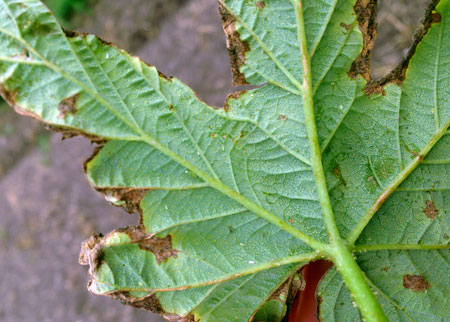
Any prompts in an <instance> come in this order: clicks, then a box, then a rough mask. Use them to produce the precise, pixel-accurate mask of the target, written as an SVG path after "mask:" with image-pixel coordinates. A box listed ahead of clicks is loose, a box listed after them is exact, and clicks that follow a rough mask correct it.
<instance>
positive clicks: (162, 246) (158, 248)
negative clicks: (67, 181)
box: [79, 226, 196, 322]
mask: <svg viewBox="0 0 450 322" xmlns="http://www.w3.org/2000/svg"><path fill="white" fill-rule="evenodd" d="M117 233H123V234H127V235H128V236H129V237H130V240H131V242H130V243H132V244H137V245H138V246H139V248H140V249H142V250H146V251H149V252H151V253H152V254H154V255H155V258H156V261H157V263H158V265H160V264H161V263H163V262H166V261H167V260H168V259H170V258H177V251H176V250H174V249H173V248H172V237H171V236H170V235H167V236H166V237H164V238H158V237H155V236H153V235H149V234H147V233H145V232H144V227H143V226H130V227H126V228H122V229H117V230H114V231H112V232H110V233H109V234H107V235H106V236H103V235H102V234H99V233H96V234H94V235H92V236H91V237H89V239H87V240H86V241H85V242H84V243H83V244H82V247H81V251H80V255H79V263H80V264H81V265H88V266H89V275H90V277H91V280H90V281H89V283H88V289H89V290H90V291H91V289H90V286H91V285H92V283H93V279H94V278H95V277H94V276H95V271H96V270H97V268H98V267H100V266H101V265H102V264H103V263H104V251H103V248H104V247H105V245H106V243H107V241H108V239H109V238H110V237H111V236H113V235H115V234H117ZM91 292H92V291H91ZM105 295H106V296H109V297H110V298H112V299H115V300H119V301H120V302H121V303H122V304H124V305H128V306H132V307H135V308H140V309H145V310H149V311H151V312H153V313H156V314H159V315H161V316H162V317H164V318H165V319H166V320H169V321H181V322H195V321H196V320H195V317H194V315H192V314H188V315H187V316H185V317H182V316H179V315H177V314H173V313H167V312H165V311H164V309H163V308H162V306H161V304H160V302H159V300H158V298H157V296H156V295H155V293H150V294H149V295H147V296H145V297H141V298H137V297H134V296H132V295H131V294H130V292H127V291H115V292H111V293H109V294H105Z"/></svg>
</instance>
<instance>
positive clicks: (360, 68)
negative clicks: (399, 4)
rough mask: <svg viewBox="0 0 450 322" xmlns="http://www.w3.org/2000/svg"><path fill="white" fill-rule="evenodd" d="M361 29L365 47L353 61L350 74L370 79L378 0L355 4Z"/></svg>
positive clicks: (365, 0) (362, 1)
mask: <svg viewBox="0 0 450 322" xmlns="http://www.w3.org/2000/svg"><path fill="white" fill-rule="evenodd" d="M354 10H355V13H356V16H357V19H358V25H359V29H360V30H361V33H362V35H363V49H362V51H361V53H360V54H359V56H358V58H356V60H355V61H354V62H353V64H352V67H351V69H350V71H349V72H348V75H349V76H350V77H352V78H356V77H357V76H358V75H361V76H362V77H364V79H365V80H367V81H369V80H370V59H371V56H372V50H373V45H374V42H375V38H376V36H377V1H376V0H358V1H356V4H355V6H354ZM341 26H342V24H341Z"/></svg>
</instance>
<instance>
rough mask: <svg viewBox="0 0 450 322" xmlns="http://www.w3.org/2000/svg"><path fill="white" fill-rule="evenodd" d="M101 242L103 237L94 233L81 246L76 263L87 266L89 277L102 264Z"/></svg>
mask: <svg viewBox="0 0 450 322" xmlns="http://www.w3.org/2000/svg"><path fill="white" fill-rule="evenodd" d="M102 241H103V235H102V234H100V233H95V234H93V235H92V236H91V237H89V238H88V239H87V240H86V241H85V242H84V243H83V244H82V245H81V250H80V255H79V257H78V262H79V263H80V264H81V265H89V266H90V268H89V272H90V273H91V275H92V272H94V271H95V269H96V268H97V267H98V266H99V265H100V264H101V262H102V257H103V252H102V250H101V248H102Z"/></svg>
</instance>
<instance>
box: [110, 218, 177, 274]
mask: <svg viewBox="0 0 450 322" xmlns="http://www.w3.org/2000/svg"><path fill="white" fill-rule="evenodd" d="M117 231H118V232H122V233H125V234H127V235H128V236H130V239H131V242H132V243H134V244H138V245H139V248H140V249H142V250H146V251H149V252H151V253H153V254H154V255H155V257H156V261H157V263H158V265H159V264H161V263H163V262H166V261H167V260H168V259H169V258H177V257H178V255H177V253H178V252H177V251H176V250H175V249H173V248H172V236H170V235H167V236H166V237H164V238H158V237H155V236H152V235H149V234H147V233H145V232H144V228H143V226H130V227H127V228H124V229H119V230H117Z"/></svg>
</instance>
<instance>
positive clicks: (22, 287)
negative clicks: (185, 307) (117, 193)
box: [0, 0, 428, 322]
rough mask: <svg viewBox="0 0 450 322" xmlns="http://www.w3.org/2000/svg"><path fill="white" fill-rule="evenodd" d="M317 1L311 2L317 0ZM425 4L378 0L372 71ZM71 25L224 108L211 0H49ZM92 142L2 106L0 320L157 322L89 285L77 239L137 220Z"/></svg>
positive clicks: (398, 50)
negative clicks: (104, 177)
mask: <svg viewBox="0 0 450 322" xmlns="http://www.w3.org/2000/svg"><path fill="white" fill-rule="evenodd" d="M311 1H313V0H311ZM427 2H428V1H426V0H381V1H379V9H380V11H379V16H378V23H379V32H378V38H377V41H376V44H375V50H374V57H373V59H372V75H373V77H374V78H379V77H381V76H383V75H385V74H386V73H388V72H389V71H390V70H391V69H392V68H393V67H394V66H395V65H396V64H397V63H398V62H399V61H400V60H401V58H402V57H403V55H404V54H405V52H406V49H407V48H408V47H409V45H410V44H411V42H412V36H413V34H414V31H415V30H416V29H417V27H418V25H419V22H420V20H421V19H422V17H423V13H424V8H425V7H426V4H427ZM47 4H48V5H49V6H51V7H52V9H53V10H54V12H55V13H56V14H57V16H58V17H59V19H60V20H61V21H62V23H63V24H64V25H65V26H66V28H68V29H73V30H77V31H82V32H89V33H95V34H97V35H99V36H100V37H102V38H104V39H105V40H108V41H112V42H114V43H115V44H117V45H118V46H119V47H121V48H123V49H126V50H128V51H130V52H131V53H133V54H136V55H138V56H140V57H142V58H143V59H144V60H145V61H147V62H149V63H151V64H153V65H156V66H158V67H159V69H160V70H161V71H162V72H163V73H165V74H166V75H174V76H177V77H179V78H181V79H182V80H183V81H185V82H186V83H187V84H189V85H190V86H191V87H192V88H193V89H194V90H195V91H197V93H198V94H199V96H200V97H201V98H203V99H204V100H206V101H207V102H208V103H210V104H212V105H215V106H222V105H223V102H224V100H225V97H226V95H227V93H229V92H231V91H233V90H235V89H233V88H232V86H231V75H230V69H229V63H228V62H229V59H228V54H227V52H226V49H225V37H224V35H223V33H222V29H221V24H220V20H219V17H218V13H217V5H216V1H214V0H126V1H123V0H47ZM92 150H93V147H92V146H91V145H90V144H89V143H88V142H87V141H86V140H84V139H82V138H74V139H70V140H66V141H61V137H60V135H59V134H52V133H51V132H48V131H46V130H45V129H44V128H43V127H42V125H40V124H38V123H37V122H35V121H34V120H32V119H29V118H25V117H21V116H18V115H16V114H15V113H14V112H13V111H12V109H11V108H9V107H7V106H6V105H5V104H4V103H2V102H0V191H2V193H1V194H0V276H1V278H0V289H1V290H2V301H0V321H4V322H19V321H20V322H41V321H42V322H66V321H69V322H71V321H74V322H94V321H95V322H103V321H104V322H107V321H108V322H114V321H117V322H119V321H120V322H141V321H147V322H152V321H154V322H156V321H161V319H160V318H159V317H157V316H155V315H153V314H152V313H150V312H145V311H142V310H138V309H134V308H131V307H125V306H123V305H121V304H120V303H119V302H117V301H113V300H110V299H108V298H106V297H99V296H93V295H91V294H89V293H88V291H87V289H86V284H87V276H88V275H87V267H82V266H80V265H79V264H78V252H79V249H80V245H81V242H82V241H83V240H85V239H86V238H88V237H89V236H90V235H91V234H92V233H94V232H97V231H98V232H103V233H107V232H109V231H111V230H113V229H115V228H119V227H124V226H127V225H130V224H136V223H137V216H133V215H129V214H127V213H125V212H123V211H122V210H121V209H119V208H115V207H113V206H110V205H109V204H108V203H107V202H106V201H105V200H104V199H103V198H102V196H101V195H100V194H98V193H97V192H95V191H93V190H92V189H91V187H90V186H89V183H88V181H87V179H86V178H85V177H84V174H83V170H82V163H83V161H84V160H85V159H86V158H87V157H89V155H90V153H91V152H92Z"/></svg>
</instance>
